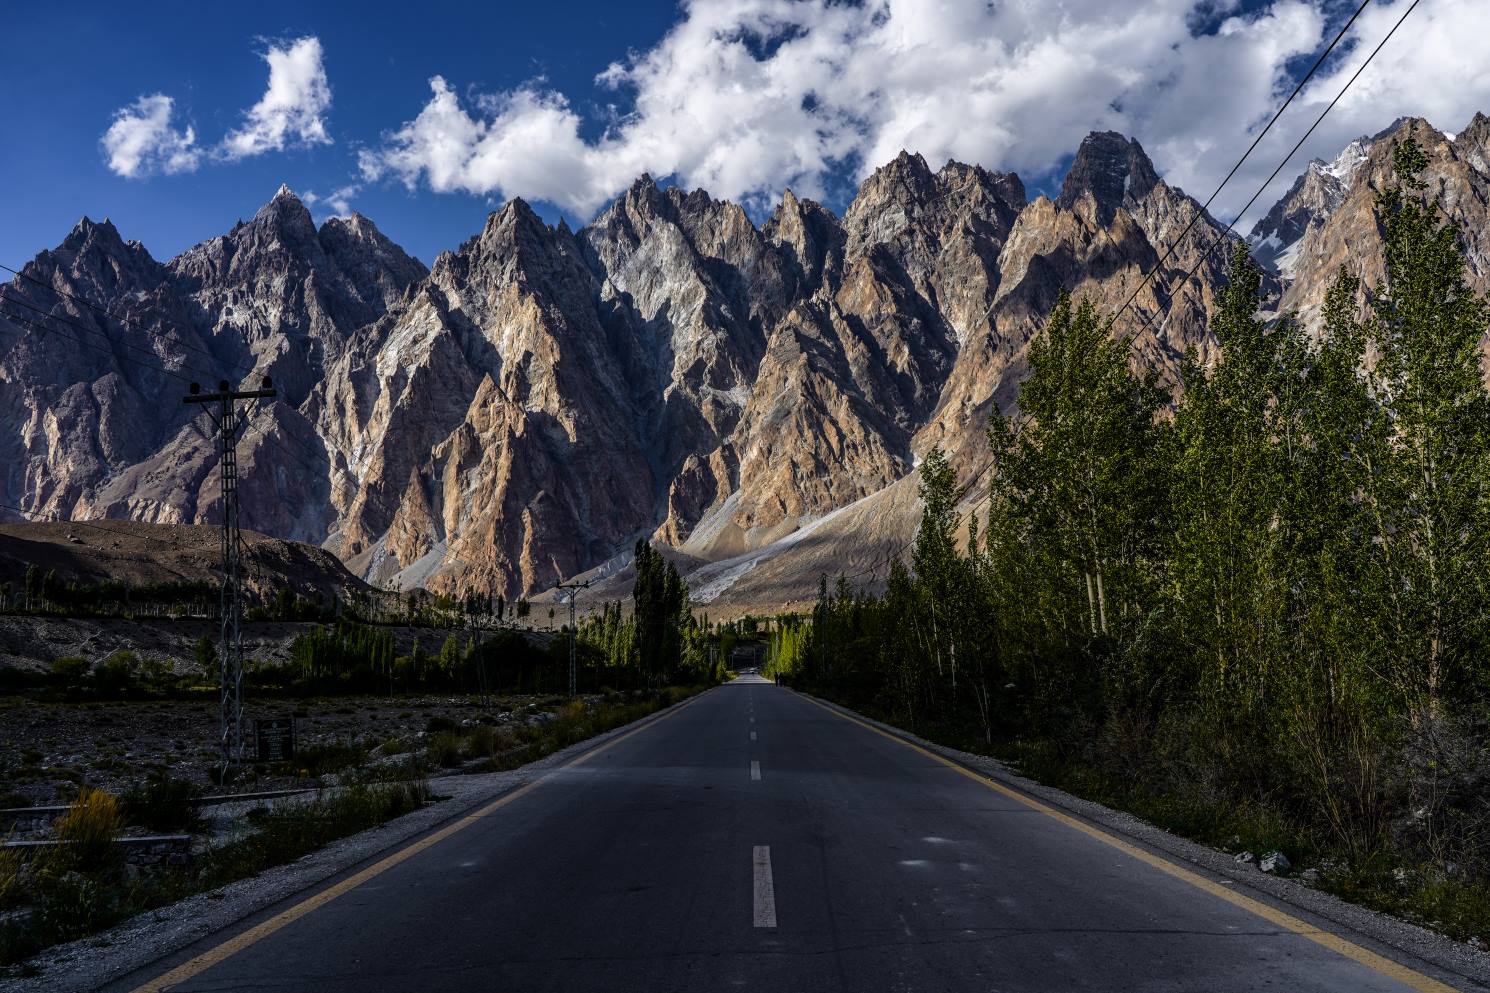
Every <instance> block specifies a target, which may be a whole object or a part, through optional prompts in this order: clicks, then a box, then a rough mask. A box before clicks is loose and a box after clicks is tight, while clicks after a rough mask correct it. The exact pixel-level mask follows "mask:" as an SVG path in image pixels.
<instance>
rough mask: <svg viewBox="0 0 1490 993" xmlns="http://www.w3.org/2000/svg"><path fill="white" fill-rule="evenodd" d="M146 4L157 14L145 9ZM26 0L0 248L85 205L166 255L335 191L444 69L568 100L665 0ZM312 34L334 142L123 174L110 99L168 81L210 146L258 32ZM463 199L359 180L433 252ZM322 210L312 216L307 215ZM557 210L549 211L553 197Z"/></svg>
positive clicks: (472, 206)
mask: <svg viewBox="0 0 1490 993" xmlns="http://www.w3.org/2000/svg"><path fill="white" fill-rule="evenodd" d="M145 8H150V9H145ZM62 9H63V8H61V7H59V6H58V5H52V4H46V3H42V4H25V5H20V6H18V7H16V8H14V9H12V10H10V11H8V12H7V14H6V17H5V34H6V39H7V43H6V46H5V47H6V57H5V59H4V60H3V61H0V78H3V79H4V90H5V92H6V93H8V94H10V96H11V99H10V100H8V101H7V108H6V112H5V116H6V118H7V121H8V126H7V128H6V130H7V132H8V135H7V138H6V140H5V142H4V149H3V151H0V188H3V189H5V190H8V191H9V193H8V194H7V195H6V196H5V198H4V203H3V206H0V261H3V262H5V263H6V264H7V265H16V264H17V260H27V259H30V258H31V257H32V256H33V255H35V254H36V252H37V251H38V250H40V249H42V248H47V247H52V246H55V245H56V244H57V243H58V242H60V241H61V240H62V239H63V237H65V236H66V234H67V232H68V230H69V229H70V228H71V227H72V225H73V224H74V223H76V222H77V220H78V218H80V217H82V216H84V215H87V216H90V217H93V218H95V219H99V218H103V217H106V216H107V217H110V218H111V219H112V220H113V221H114V223H115V225H116V226H117V227H118V228H119V230H120V232H121V233H122V234H123V235H124V237H126V238H136V239H139V240H140V241H142V242H143V243H144V244H145V246H146V247H147V248H149V249H150V251H151V253H152V254H153V255H155V256H156V257H157V258H159V259H162V260H164V259H167V258H170V257H171V256H173V255H175V254H176V253H177V252H179V251H181V250H182V249H184V248H187V247H189V246H191V245H193V244H195V243H197V242H198V241H201V240H203V239H205V238H208V237H211V236H213V235H215V234H220V233H222V232H224V231H226V230H227V229H228V228H230V227H231V226H232V224H233V222H234V220H236V219H237V218H239V217H245V218H246V217H249V216H251V215H252V214H253V213H254V211H255V210H257V209H258V208H259V207H260V206H261V205H262V204H263V203H265V202H266V201H267V200H268V199H269V198H270V197H272V196H273V195H274V191H275V190H276V189H277V188H278V186H279V184H280V183H281V182H285V183H288V184H289V185H290V187H291V188H292V189H294V190H295V191H296V192H299V193H304V192H305V191H307V190H310V191H318V192H321V193H329V192H331V191H333V190H335V189H338V188H341V187H344V186H346V185H347V183H349V182H353V181H354V180H355V178H356V175H357V151H358V149H359V148H360V147H363V146H365V145H366V144H367V143H370V142H375V141H376V139H377V137H378V135H379V134H380V133H381V132H382V131H383V130H385V129H388V128H392V127H396V126H397V125H398V124H399V123H400V122H401V121H403V120H406V119H408V118H411V117H413V116H414V115H415V114H417V113H418V111H419V108H420V106H421V105H422V104H423V103H424V102H425V100H426V98H427V97H428V94H429V89H428V80H429V78H430V77H431V76H432V75H434V74H436V73H445V74H447V75H448V76H449V77H451V78H452V79H457V80H460V81H462V85H465V84H473V85H475V84H479V85H481V86H482V87H484V88H487V89H492V90H497V89H504V88H507V87H510V86H515V85H517V84H519V83H521V82H523V81H525V80H529V79H532V78H534V77H536V76H544V77H547V78H548V79H549V80H550V81H552V83H553V84H554V85H555V86H558V87H562V88H563V90H564V91H566V92H568V93H570V94H573V96H574V99H575V100H576V101H577V102H579V101H584V100H590V99H593V98H594V97H596V96H604V94H598V93H597V92H596V89H595V86H594V83H593V78H594V76H595V74H596V73H597V72H599V71H600V70H602V69H604V68H605V67H606V65H607V64H608V63H609V62H611V61H612V60H613V59H615V58H617V57H619V56H622V55H624V54H625V53H626V51H627V49H628V48H631V47H636V46H645V45H649V44H652V43H654V42H655V41H656V40H657V39H658V38H660V37H661V36H662V34H663V33H664V32H665V31H666V29H667V27H668V25H669V24H670V23H671V22H672V21H673V20H674V19H675V17H676V13H677V11H676V8H675V7H673V6H672V5H670V4H665V3H662V4H653V5H651V6H650V7H648V6H645V5H639V6H637V7H636V8H635V9H629V10H627V11H626V12H625V15H624V16H620V15H619V12H618V8H617V5H615V4H611V3H585V4H557V3H554V4H510V5H509V4H496V3H493V4H471V3H464V4H463V3H445V2H437V0H426V2H421V3H419V4H415V5H411V4H408V3H406V2H400V3H385V2H367V3H357V4H345V5H339V4H315V5H312V4H304V3H282V2H256V3H242V4H230V3H210V4H208V3H169V4H119V3H108V4H99V3H81V4H77V3H71V4H68V5H66V7H65V11H66V13H65V15H64V16H59V15H58V12H59V11H60V10H62ZM303 36H315V37H319V38H320V39H321V42H322V48H323V50H324V53H325V56H324V58H325V68H326V75H327V77H328V79H329V81H330V84H331V89H332V107H331V110H330V113H329V114H328V115H327V116H328V117H329V130H330V134H331V137H332V138H333V141H334V144H332V145H329V146H325V145H323V146H317V147H311V148H293V149H288V150H286V151H285V152H283V153H270V154H265V155H260V156H256V157H253V158H249V159H244V160H242V161H239V162H234V163H224V164H216V165H210V166H208V165H204V166H202V167H201V168H198V169H197V170H196V171H195V172H192V173H190V174H186V175H174V176H154V177H150V178H147V179H143V180H139V179H126V178H124V177H121V176H117V175H115V174H114V173H112V172H111V171H110V170H109V168H108V166H107V164H106V162H105V159H104V156H103V154H102V153H101V151H100V148H99V139H100V136H101V135H102V134H103V132H104V131H105V130H106V129H107V128H108V126H109V123H110V120H111V118H112V115H113V113H114V111H115V110H117V109H118V108H120V107H123V106H125V105H126V104H128V103H130V102H131V101H133V100H134V99H136V98H137V97H139V96H141V95H143V94H147V93H156V92H164V93H166V94H168V95H171V96H173V97H174V98H175V101H176V109H177V114H178V117H184V119H186V120H189V121H190V122H191V123H192V124H193V125H194V127H195V129H196V132H197V134H198V138H199V140H204V139H205V140H206V141H209V142H210V141H212V140H214V139H217V138H219V137H221V136H222V135H223V134H224V133H226V132H227V131H229V130H230V129H232V128H234V127H237V126H238V125H239V124H240V123H241V118H242V115H243V111H244V110H245V109H246V108H248V107H251V106H252V105H253V104H254V102H255V101H256V100H258V99H259V97H260V96H261V95H262V94H263V93H264V89H265V82H266V79H267V67H266V65H265V63H264V60H263V58H262V57H261V53H262V52H263V51H264V50H265V49H266V47H267V45H266V43H267V42H269V41H277V40H283V39H292V38H297V37H303ZM485 200H486V198H485V197H480V196H471V195H464V194H462V195H458V196H448V195H432V194H429V193H424V194H423V195H420V194H419V193H417V192H416V193H414V194H411V193H409V192H407V191H406V190H405V189H404V188H403V187H402V186H401V185H398V184H370V185H368V186H367V188H366V189H365V191H364V192H363V193H362V195H360V196H359V197H358V198H357V199H356V201H355V203H354V204H353V206H354V207H355V209H357V210H359V211H360V212H362V213H364V214H366V215H367V216H369V217H371V218H373V219H374V220H375V221H376V222H377V223H378V225H379V226H380V227H381V228H382V229H383V230H384V231H385V232H386V233H388V234H389V235H390V236H391V237H393V238H394V239H395V240H396V241H398V242H399V243H400V244H402V245H403V246H404V247H405V248H406V249H408V250H409V251H410V252H413V253H414V254H416V255H419V256H420V257H422V258H423V259H424V260H425V261H426V262H428V261H430V260H431V259H433V257H434V255H435V253H437V252H438V251H440V250H442V249H445V248H453V247H455V246H456V245H458V244H459V243H460V242H461V241H462V240H464V239H465V238H467V237H469V236H470V235H471V234H473V233H475V232H476V231H478V230H480V227H481V224H482V221H483V219H484V218H485V216H486V213H487V211H488V210H489V209H490V208H489V207H488V206H487V205H486V203H485ZM316 213H317V214H318V215H319V214H321V213H323V211H319V210H318V211H316ZM546 213H547V214H548V215H549V216H550V218H551V219H555V220H556V219H557V216H558V214H557V212H556V211H553V210H548V211H546Z"/></svg>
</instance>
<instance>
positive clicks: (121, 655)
mask: <svg viewBox="0 0 1490 993" xmlns="http://www.w3.org/2000/svg"><path fill="white" fill-rule="evenodd" d="M139 668H140V660H139V659H138V658H136V657H135V653H134V652H129V651H119V652H115V653H114V654H113V655H110V656H109V657H108V658H106V659H104V660H103V662H101V663H99V665H98V667H97V668H96V669H94V670H93V682H94V685H96V686H97V687H98V692H99V693H100V694H101V695H103V696H118V695H119V694H122V693H124V692H126V691H127V690H129V689H130V688H132V687H133V685H134V681H135V674H136V673H137V672H138V671H139Z"/></svg>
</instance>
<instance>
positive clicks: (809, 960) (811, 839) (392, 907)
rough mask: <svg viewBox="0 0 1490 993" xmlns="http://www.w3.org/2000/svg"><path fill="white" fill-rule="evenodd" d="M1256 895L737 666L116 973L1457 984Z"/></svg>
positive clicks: (774, 981) (200, 980)
mask: <svg viewBox="0 0 1490 993" xmlns="http://www.w3.org/2000/svg"><path fill="white" fill-rule="evenodd" d="M1260 899H1261V898H1253V897H1248V896H1238V895H1236V894H1235V893H1233V892H1230V891H1228V889H1227V887H1225V886H1223V885H1222V884H1220V883H1218V882H1216V881H1214V880H1211V879H1209V878H1207V877H1202V876H1201V875H1198V874H1197V873H1196V872H1194V871H1193V870H1191V869H1189V868H1180V867H1176V866H1175V865H1173V864H1172V863H1170V862H1169V861H1167V860H1165V859H1163V858H1162V857H1160V856H1157V855H1154V854H1152V853H1150V852H1148V851H1147V850H1144V849H1141V848H1140V847H1138V846H1137V845H1135V844H1134V843H1131V842H1128V841H1125V840H1122V839H1117V838H1114V837H1113V836H1112V835H1110V834H1108V833H1106V832H1105V831H1103V830H1099V829H1097V828H1094V827H1092V826H1090V825H1086V824H1084V823H1083V822H1079V821H1075V820H1073V819H1071V818H1069V817H1066V816H1065V815H1062V814H1060V813H1059V812H1056V811H1053V810H1051V809H1049V808H1043V807H1042V806H1041V805H1040V804H1039V803H1038V802H1033V801H1029V800H1022V799H1020V797H1019V796H1018V795H1016V794H1014V793H1013V792H1012V791H1010V790H1008V788H1007V787H1004V788H999V787H995V786H991V785H990V784H989V782H988V781H987V780H986V779H983V778H982V777H979V776H976V775H975V774H973V773H970V772H968V771H966V770H961V769H960V768H959V767H955V766H953V765H952V764H950V763H949V762H947V761H945V760H943V759H940V758H937V757H935V756H933V755H931V754H930V753H929V752H925V751H922V750H920V749H918V748H916V747H914V746H912V745H909V744H907V743H904V742H901V741H899V740H896V739H892V738H891V737H889V736H887V735H885V734H883V733H881V732H879V731H876V730H874V729H872V728H870V727H869V726H867V725H863V724H859V723H856V722H854V721H852V720H849V719H847V718H845V717H844V716H842V715H840V714H838V713H835V712H833V711H831V710H829V709H827V708H825V707H823V706H820V705H818V704H816V703H814V702H812V701H811V700H809V699H807V698H805V697H802V696H800V695H797V694H795V693H792V692H791V691H789V690H785V689H780V688H778V687H776V686H773V685H772V684H770V683H769V682H766V681H765V680H762V679H759V678H758V677H753V676H743V677H742V678H741V679H739V680H738V681H736V682H734V683H731V684H729V685H727V686H723V687H720V688H718V689H716V690H712V691H710V692H708V693H706V694H704V695H702V696H700V697H697V698H695V699H694V700H692V701H690V702H688V703H686V704H684V705H683V706H681V707H678V708H675V709H674V710H672V711H669V712H667V713H665V714H664V715H662V716H661V717H660V718H659V719H656V720H654V721H652V722H650V723H646V724H644V725H642V726H641V727H640V728H638V729H637V730H635V731H632V732H630V733H627V734H623V735H621V736H618V737H616V738H613V739H611V740H610V741H608V742H607V743H605V744H604V745H602V746H600V747H599V748H598V749H596V750H594V751H592V752H589V753H586V754H585V755H584V756H582V757H581V758H580V759H578V760H577V761H575V762H571V763H570V764H568V765H566V766H563V767H560V768H558V769H556V770H554V771H553V772H552V773H551V774H549V775H548V776H546V777H545V778H543V779H541V780H539V781H537V782H536V783H534V784H532V785H529V786H527V787H524V788H521V789H519V790H517V791H516V792H515V793H512V794H508V795H507V796H506V797H504V798H501V799H499V800H497V801H495V802H494V803H493V804H490V805H488V807H486V808H483V809H482V810H480V811H477V812H476V813H475V814H474V815H472V816H469V817H466V818H464V819H461V820H459V821H456V822H454V823H453V824H452V825H450V826H448V827H446V828H445V829H443V830H442V831H440V832H437V833H436V834H435V835H434V836H432V837H426V838H425V839H423V840H422V841H418V842H415V843H414V844H413V845H412V846H409V847H406V848H404V849H402V850H399V851H398V852H397V853H395V854H393V856H392V857H391V858H390V857H384V858H383V859H382V860H374V862H373V863H372V864H370V865H369V866H368V867H364V868H362V869H361V870H360V871H359V872H357V873H355V874H351V875H349V877H348V878H346V879H343V880H342V881H341V882H339V883H336V884H334V885H332V886H330V887H329V888H323V889H322V890H321V891H319V892H315V891H313V892H311V893H307V894H304V895H302V896H301V897H299V898H296V899H295V900H292V901H289V902H287V903H286V904H283V905H281V906H279V907H275V908H271V909H270V910H268V911H266V912H265V913H263V914H261V915H259V916H258V917H256V918H254V919H251V920H250V921H248V922H245V924H244V925H243V926H242V927H240V928H239V929H237V931H236V932H233V933H228V934H220V935H217V936H215V937H213V938H211V939H208V940H205V941H203V942H202V943H199V944H198V945H196V946H193V947H192V948H189V949H187V950H186V951H184V952H182V953H180V954H178V955H177V956H175V957H173V958H171V959H168V960H166V961H163V962H161V963H158V964H157V965H155V966H154V967H152V968H151V969H148V970H145V971H143V972H140V973H137V974H135V975H133V976H130V977H127V978H126V979H125V980H122V981H121V982H119V983H117V984H115V985H114V986H113V987H111V989H115V990H120V991H135V990H157V989H170V990H180V991H185V990H234V991H246V990H282V991H283V990H288V991H299V990H306V991H317V993H333V991H335V993H341V991H345V993H378V991H390V993H391V991H398V993H404V991H423V993H440V991H459V993H469V991H504V993H505V991H517V993H522V991H535V990H563V991H590V990H594V991H605V993H621V991H629V990H635V991H646V993H661V991H670V990H674V991H690V993H691V991H707V990H734V989H740V990H768V991H773V993H776V991H781V993H792V991H843V993H865V991H882V990H883V991H890V990H910V991H921V990H927V991H933V990H959V991H960V990H978V991H992V990H997V991H1001V993H1015V991H1042V993H1043V991H1077V990H1092V991H1103V993H1108V991H1118V990H1165V991H1170V990H1173V991H1179V990H1184V991H1213V990H1214V991H1223V990H1224V991H1232V990H1238V991H1240V990H1272V991H1280V993H1298V991H1309V990H1330V991H1342V993H1345V991H1349V993H1367V991H1383V990H1393V991H1402V990H1408V989H1419V990H1434V989H1445V988H1446V987H1441V986H1438V985H1436V984H1435V983H1434V982H1433V981H1432V980H1429V979H1426V978H1425V977H1423V976H1420V975H1418V974H1417V973H1414V972H1412V971H1410V970H1409V969H1407V968H1406V967H1404V966H1401V965H1397V964H1396V963H1394V962H1392V961H1389V960H1387V959H1383V958H1381V957H1379V956H1376V955H1374V954H1373V953H1371V952H1369V951H1366V950H1364V949H1363V948H1362V947H1361V946H1360V945H1359V944H1356V943H1354V942H1355V941H1356V939H1353V938H1351V937H1350V936H1348V935H1347V936H1345V938H1344V939H1342V938H1340V937H1338V936H1335V935H1332V934H1330V933H1329V932H1328V930H1327V929H1325V926H1324V925H1321V924H1320V923H1319V922H1318V921H1305V920H1302V919H1301V917H1300V912H1298V911H1296V910H1292V909H1290V908H1286V907H1284V908H1279V907H1276V906H1274V905H1271V904H1265V903H1261V902H1257V901H1258V900H1260ZM1320 929H1324V930H1320ZM1301 931H1302V932H1307V933H1300V932H1301Z"/></svg>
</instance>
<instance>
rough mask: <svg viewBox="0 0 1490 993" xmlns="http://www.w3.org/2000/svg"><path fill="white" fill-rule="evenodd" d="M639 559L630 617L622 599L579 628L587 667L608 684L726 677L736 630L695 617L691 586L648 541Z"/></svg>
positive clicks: (655, 684)
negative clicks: (689, 596) (690, 591)
mask: <svg viewBox="0 0 1490 993" xmlns="http://www.w3.org/2000/svg"><path fill="white" fill-rule="evenodd" d="M635 561H636V581H635V583H634V584H633V587H632V603H633V610H632V613H631V615H630V616H627V615H626V613H625V611H624V609H623V607H622V604H621V602H620V601H619V600H618V601H616V602H614V603H607V604H605V605H604V607H603V609H602V610H601V613H600V615H599V616H598V617H595V616H592V617H589V618H586V619H585V620H584V621H583V622H581V624H580V626H579V647H580V650H581V653H582V656H583V659H584V661H585V663H586V664H587V665H588V666H589V667H591V668H593V669H596V670H598V673H597V675H598V676H599V678H601V679H602V680H603V681H604V682H606V683H607V684H608V685H629V684H631V683H636V684H639V685H644V686H648V687H659V686H663V685H666V684H668V683H677V682H710V681H717V680H719V679H721V678H723V673H724V671H725V669H726V667H727V664H728V659H729V648H730V647H731V646H732V645H733V643H734V638H735V637H736V635H735V634H734V632H733V630H723V629H721V630H717V631H716V630H715V629H714V628H713V626H712V625H710V624H709V620H708V617H707V616H706V617H704V618H703V619H702V620H700V619H699V618H697V617H695V616H694V614H693V610H692V608H691V607H690V606H689V603H688V584H687V583H686V582H684V581H683V577H682V576H681V575H679V573H678V568H677V566H675V565H674V564H673V563H671V562H669V561H668V560H667V559H666V558H664V557H663V555H662V554H661V553H660V552H658V551H657V550H656V549H655V548H653V547H652V546H651V544H650V543H649V542H647V541H645V540H641V541H638V542H637V543H636V559H635Z"/></svg>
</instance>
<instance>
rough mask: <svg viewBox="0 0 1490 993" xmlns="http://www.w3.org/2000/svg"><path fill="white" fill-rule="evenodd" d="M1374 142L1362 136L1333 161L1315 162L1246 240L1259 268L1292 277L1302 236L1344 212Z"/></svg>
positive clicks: (1254, 227) (1253, 228)
mask: <svg viewBox="0 0 1490 993" xmlns="http://www.w3.org/2000/svg"><path fill="white" fill-rule="evenodd" d="M1374 143H1375V139H1373V138H1369V137H1365V136H1362V137H1360V138H1357V139H1356V140H1354V141H1352V142H1351V143H1350V144H1348V145H1346V146H1345V148H1344V149H1342V150H1341V152H1340V154H1339V155H1337V156H1335V158H1334V161H1332V162H1326V161H1324V160H1323V159H1314V160H1313V161H1311V162H1310V163H1309V164H1308V165H1307V166H1306V167H1305V168H1304V171H1303V172H1302V173H1301V174H1300V175H1299V177H1298V178H1297V179H1295V180H1294V182H1293V186H1291V187H1289V190H1288V192H1287V193H1285V194H1284V195H1283V197H1282V198H1281V199H1280V200H1279V201H1278V202H1277V203H1275V204H1273V207H1272V209H1271V210H1269V211H1268V213H1267V215H1266V216H1264V217H1263V218H1261V219H1260V220H1259V221H1258V222H1257V223H1256V224H1254V225H1253V226H1252V233H1251V234H1249V235H1248V236H1247V246H1248V248H1249V249H1250V250H1251V252H1252V257H1253V258H1254V259H1255V260H1256V261H1257V263H1258V264H1259V265H1261V266H1262V267H1263V268H1264V269H1267V270H1268V271H1269V272H1273V273H1277V274H1279V275H1282V276H1285V277H1287V276H1291V275H1292V274H1293V267H1294V265H1295V264H1296V263H1297V261H1298V252H1299V249H1300V247H1301V246H1302V244H1303V237H1304V235H1306V234H1308V233H1309V231H1310V229H1311V228H1316V227H1318V226H1320V225H1321V224H1323V223H1324V222H1325V221H1326V220H1328V219H1329V217H1330V215H1332V214H1334V212H1335V211H1336V210H1338V209H1340V205H1341V204H1342V203H1344V202H1345V197H1346V194H1347V193H1349V192H1350V188H1351V184H1352V183H1353V182H1354V180H1355V174H1356V172H1357V171H1358V170H1359V169H1360V167H1361V166H1362V165H1363V164H1364V163H1365V162H1366V161H1367V160H1368V159H1369V158H1370V153H1371V148H1372V146H1373V145H1374Z"/></svg>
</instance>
